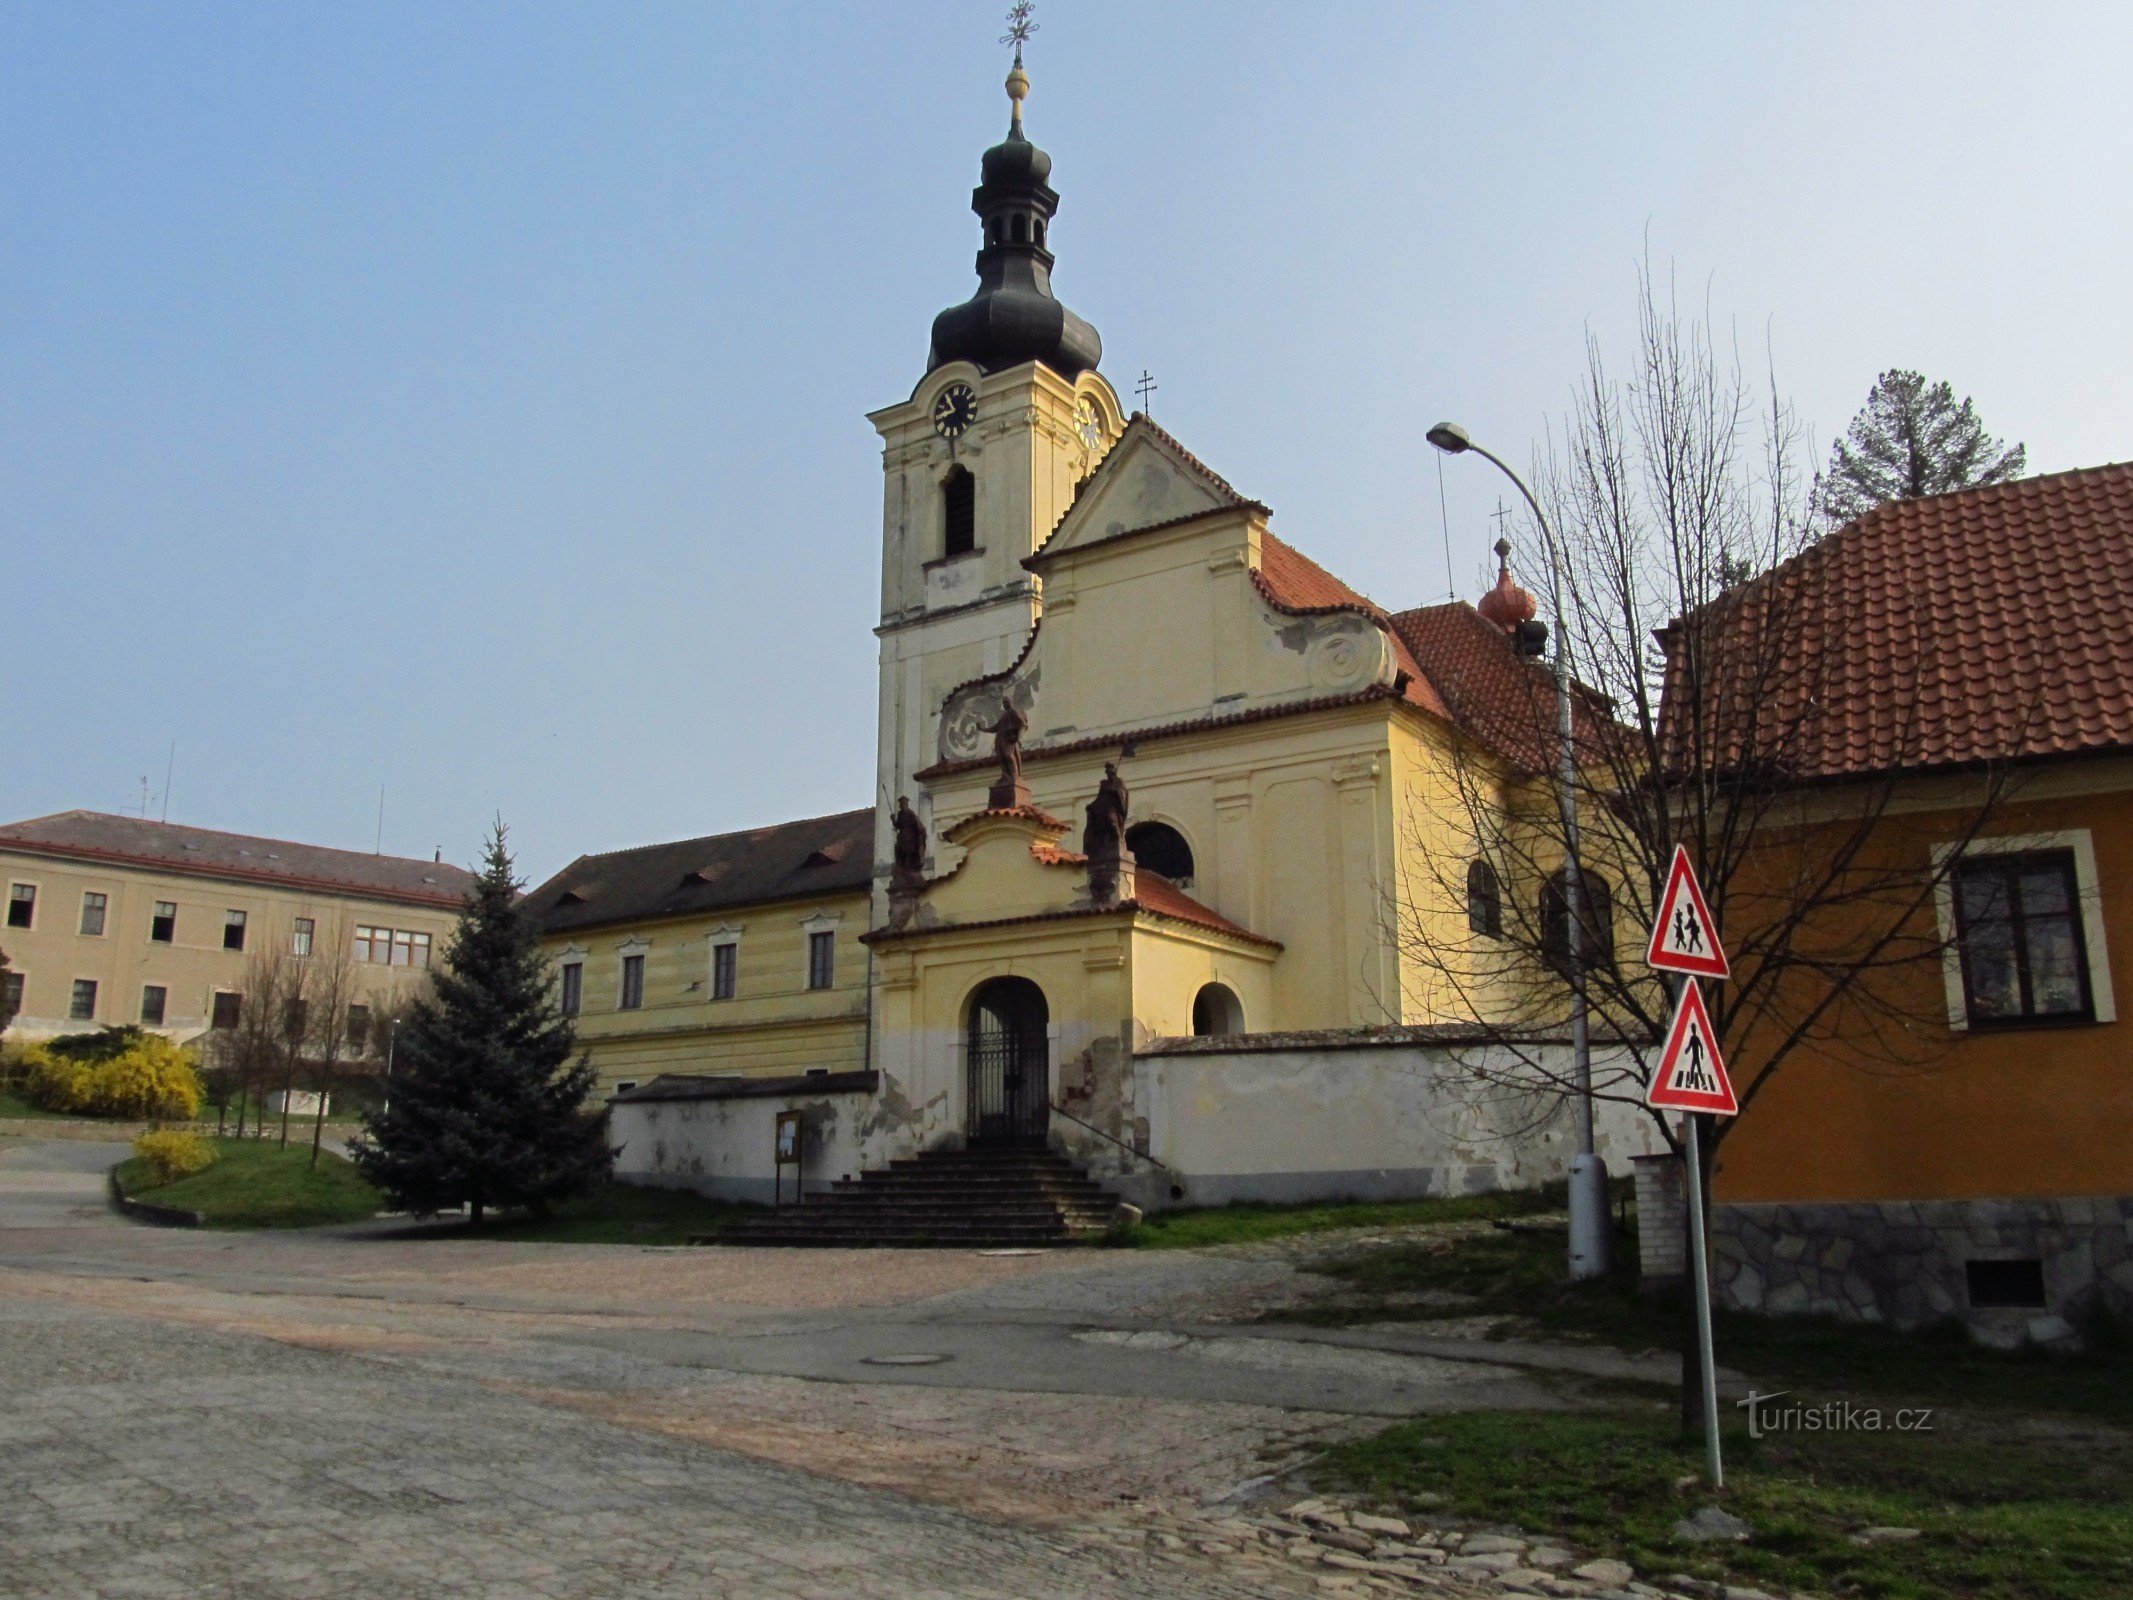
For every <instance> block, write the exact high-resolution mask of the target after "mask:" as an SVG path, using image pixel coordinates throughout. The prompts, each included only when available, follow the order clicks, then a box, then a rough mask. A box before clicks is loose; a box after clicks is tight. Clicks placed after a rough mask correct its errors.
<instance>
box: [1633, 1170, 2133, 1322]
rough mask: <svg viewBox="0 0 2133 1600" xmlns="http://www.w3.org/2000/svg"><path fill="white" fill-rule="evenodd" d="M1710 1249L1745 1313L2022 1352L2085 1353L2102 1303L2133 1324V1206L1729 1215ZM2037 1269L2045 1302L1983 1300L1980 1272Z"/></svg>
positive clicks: (2061, 1204) (2016, 1205)
mask: <svg viewBox="0 0 2133 1600" xmlns="http://www.w3.org/2000/svg"><path fill="white" fill-rule="evenodd" d="M1641 1198H1642V1197H1641V1193H1640V1200H1641ZM1639 1212H1640V1217H1641V1216H1642V1207H1641V1205H1640V1207H1639ZM1676 1214H1677V1215H1678V1211H1677V1213H1676ZM1711 1251H1712V1272H1713V1280H1712V1281H1713V1285H1714V1288H1715V1292H1716V1294H1717V1296H1718V1298H1719V1300H1720V1301H1721V1302H1722V1303H1724V1304H1726V1305H1730V1306H1734V1307H1736V1308H1738V1309H1740V1310H1743V1311H1764V1312H1769V1313H1771V1314H1773V1315H1780V1316H1783V1315H1826V1316H1836V1317H1842V1318H1844V1319H1846V1320H1850V1321H1860V1322H1885V1323H1889V1324H1891V1325H1893V1326H1895V1327H1899V1328H1915V1327H1921V1326H1924V1325H1926V1324H1928V1323H1932V1322H1938V1321H1942V1320H1944V1319H1946V1318H1950V1317H1953V1318H1958V1319H1960V1320H1961V1321H1963V1322H1965V1323H1967V1324H1968V1325H1969V1326H1970V1328H1971V1329H1972V1331H1973V1332H1974V1333H1975V1334H1976V1335H1977V1337H1978V1338H1979V1339H1980V1340H1982V1341H1984V1342H1985V1343H1988V1344H1992V1345H1997V1346H2002V1347H2010V1348H2011V1347H2013V1346H2016V1345H2022V1344H2040V1345H2071V1344H2075V1343H2078V1342H2079V1340H2080V1336H2081V1335H2080V1330H2081V1329H2082V1328H2083V1326H2084V1325H2085V1324H2086V1323H2087V1321H2088V1319H2089V1317H2090V1316H2091V1315H2092V1313H2093V1312H2094V1311H2095V1310H2096V1309H2098V1308H2099V1307H2101V1308H2102V1309H2104V1310H2105V1311H2107V1312H2108V1313H2109V1314H2111V1315H2112V1316H2114V1317H2118V1318H2121V1319H2128V1320H2133V1196H2119V1197H2109V1196H2106V1197H2102V1198H2094V1199H2091V1198H2076V1199H2058V1200H1944V1201H1917V1202H1879V1203H1870V1202H1867V1203H1855V1204H1848V1205H1831V1204H1823V1205H1722V1206H1719V1207H1717V1208H1716V1210H1715V1212H1714V1214H1713V1217H1712V1228H1711ZM2031 1261H2033V1262H2037V1263H2039V1265H2040V1266H2041V1269H2042V1279H2043V1291H2044V1292H2043V1300H2044V1304H2043V1305H2042V1306H2037V1307H2022V1306H1995V1305H1973V1304H1972V1303H1971V1295H1970V1274H1969V1263H1972V1262H1984V1263H1995V1262H2031Z"/></svg>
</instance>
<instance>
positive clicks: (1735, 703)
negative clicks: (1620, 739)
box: [1665, 463, 2133, 780]
mask: <svg viewBox="0 0 2133 1600" xmlns="http://www.w3.org/2000/svg"><path fill="white" fill-rule="evenodd" d="M2129 616H2133V463H2117V464H2113V465H2109V466H2102V467H2091V468H2087V469H2084V470H2081V471H2076V472H2060V473H2052V474H2049V475H2047V476H2044V477H2037V478H2024V479H2021V480H2020V481H2018V482H2015V483H2008V484H2000V485H1997V486H1995V487H1992V488H1987V489H1966V490H1962V491H1959V492H1957V493H1954V494H1944V495H1933V496H1929V497H1927V498H1925V499H1919V500H1902V501H1896V502H1894V503H1892V504H1889V505H1885V506H1882V507H1881V508H1879V509H1878V510H1875V511H1871V512H1869V513H1868V514H1867V515H1865V516H1864V517H1861V518H1860V519H1859V520H1858V521H1857V522H1854V523H1851V524H1848V525H1847V526H1845V527H1844V528H1841V529H1839V530H1838V531H1837V532H1835V533H1833V534H1830V535H1829V536H1828V537H1827V538H1825V539H1823V540H1822V541H1820V542H1819V543H1818V544H1816V545H1815V546H1813V547H1812V548H1811V549H1809V550H1806V551H1804V552H1802V553H1801V554H1800V555H1798V556H1796V557H1794V558H1793V559H1792V560H1790V561H1788V562H1786V563H1784V564H1783V565H1782V566H1780V567H1778V568H1776V569H1775V570H1774V571H1772V572H1770V573H1768V574H1766V575H1765V576H1764V577H1762V578H1760V579H1757V580H1756V581H1754V582H1753V583H1750V584H1747V585H1745V586H1743V587H1742V588H1741V589H1740V590H1738V591H1736V592H1734V593H1732V594H1729V595H1726V596H1724V597H1723V598H1721V599H1720V600H1718V601H1717V602H1715V603H1714V604H1713V605H1712V606H1710V607H1708V608H1706V610H1705V612H1704V613H1703V614H1702V617H1703V620H1704V621H1705V622H1706V623H1707V624H1715V625H1716V626H1718V627H1719V628H1721V629H1722V630H1723V632H1722V633H1721V634H1719V635H1718V636H1717V637H1718V638H1719V639H1720V640H1721V641H1722V643H1721V645H1720V646H1719V648H1718V649H1717V650H1716V651H1714V652H1708V654H1711V655H1712V656H1714V658H1716V659H1717V663H1718V664H1717V668H1716V670H1714V671H1711V672H1710V676H1711V677H1712V678H1713V679H1715V680H1716V681H1715V682H1711V683H1707V684H1706V685H1705V687H1704V690H1703V694H1704V698H1705V704H1706V723H1707V725H1710V724H1711V723H1712V722H1713V721H1723V718H1722V717H1721V716H1720V713H1721V712H1728V711H1730V713H1731V714H1732V715H1733V716H1734V717H1735V718H1736V722H1737V725H1738V726H1741V727H1743V728H1744V729H1745V730H1746V731H1744V732H1743V733H1741V734H1740V735H1738V736H1737V737H1736V739H1735V741H1734V742H1735V743H1736V744H1739V743H1743V742H1745V743H1750V744H1756V745H1760V746H1761V748H1760V749H1759V750H1756V751H1753V752H1752V753H1753V754H1754V755H1757V756H1759V757H1760V758H1762V759H1763V760H1766V761H1770V762H1772V763H1773V764H1774V765H1776V766H1778V767H1779V768H1780V769H1781V770H1783V771H1784V772H1785V773H1786V774H1787V775H1788V776H1790V777H1793V778H1796V779H1801V780H1812V779H1827V778H1843V777H1857V776H1864V775H1868V774H1881V773H1888V772H1893V771H1905V770H1923V769H1931V768H1941V767H1955V766H1964V765H1970V764H1975V763H1978V762H1984V761H2007V760H2020V759H2036V758H2042V757H2052V756H2071V755H2081V754H2090V753H2101V752H2105V751H2115V750H2124V749H2127V748H2133V628H2129V624H2128V621H2127V619H2128V617H2129ZM1772 630H1782V641H1781V643H1780V644H1779V646H1778V647H1777V648H1776V649H1775V650H1774V651H1765V650H1761V649H1759V648H1757V647H1756V646H1755V645H1754V644H1753V640H1754V639H1755V638H1756V637H1758V636H1763V637H1768V636H1769V635H1770V633H1771V631H1772ZM1686 655H1687V652H1686V651H1685V650H1682V649H1680V648H1678V647H1677V648H1676V650H1675V652H1674V656H1673V658H1672V660H1671V661H1670V663H1669V681H1668V686H1667V698H1666V710H1665V731H1666V733H1667V735H1668V737H1669V739H1670V740H1671V741H1673V743H1674V744H1675V746H1676V747H1678V746H1679V745H1680V743H1681V742H1682V741H1683V740H1684V739H1685V738H1686V733H1685V730H1686V729H1687V728H1688V727H1689V726H1690V724H1689V720H1688V717H1687V712H1688V710H1689V709H1690V702H1689V700H1688V690H1687V688H1686V687H1685V685H1684V683H1683V682H1682V679H1683V677H1684V675H1685V672H1684V666H1683V659H1684V657H1685V656H1686ZM1766 657H1770V658H1774V667H1775V670H1770V668H1771V664H1772V663H1771V662H1770V661H1766V660H1765V659H1763V658H1766ZM1751 677H1752V678H1753V679H1754V681H1749V680H1750V678H1751ZM1773 738H1781V739H1782V748H1773V747H1772V740H1773Z"/></svg>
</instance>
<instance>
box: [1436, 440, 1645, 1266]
mask: <svg viewBox="0 0 2133 1600" xmlns="http://www.w3.org/2000/svg"><path fill="white" fill-rule="evenodd" d="M1428 438H1429V442H1430V443H1431V444H1433V445H1435V446H1436V447H1437V448H1438V449H1439V450H1442V451H1443V452H1444V453H1445V454H1446V455H1448V456H1457V455H1464V454H1466V453H1467V452H1469V451H1472V452H1473V453H1474V454H1475V455H1477V456H1479V457H1481V459H1482V460H1484V461H1487V462H1489V463H1490V464H1492V465H1493V466H1494V467H1495V468H1496V470H1497V471H1498V472H1501V473H1502V474H1503V475H1504V476H1505V477H1507V478H1509V479H1510V480H1511V482H1512V484H1513V486H1514V487H1516V488H1517V490H1518V492H1519V493H1520V494H1521V495H1523V496H1524V497H1525V501H1526V504H1527V506H1529V507H1530V508H1531V509H1532V512H1533V520H1534V521H1536V522H1538V523H1539V524H1540V530H1541V538H1542V540H1543V542H1544V543H1545V544H1546V545H1547V547H1548V590H1549V601H1550V603H1551V605H1552V606H1553V608H1554V610H1555V724H1556V735H1557V741H1558V743H1559V745H1560V750H1559V752H1558V762H1559V766H1558V770H1557V777H1558V780H1559V785H1560V789H1561V795H1560V799H1561V804H1562V813H1563V956H1564V964H1565V965H1566V966H1567V967H1568V969H1569V973H1570V994H1571V1001H1570V1049H1571V1060H1572V1070H1573V1073H1574V1075H1575V1081H1576V1083H1577V1127H1578V1153H1577V1155H1576V1156H1575V1157H1574V1158H1573V1159H1572V1160H1571V1163H1570V1276H1571V1277H1572V1278H1573V1279H1582V1278H1599V1277H1604V1276H1606V1273H1607V1266H1608V1256H1609V1254H1610V1251H1609V1245H1610V1244H1611V1242H1612V1241H1611V1239H1610V1237H1609V1233H1608V1220H1607V1164H1606V1163H1605V1162H1603V1161H1602V1160H1601V1159H1600V1157H1599V1155H1598V1154H1597V1153H1596V1152H1595V1151H1594V1149H1593V1140H1592V1030H1591V1028H1590V1026H1589V1023H1588V1020H1587V1017H1586V1004H1585V960H1584V916H1583V901H1584V892H1583V887H1584V886H1583V883H1582V881H1581V880H1582V873H1581V870H1580V866H1579V861H1578V800H1577V745H1576V738H1575V734H1574V731H1573V729H1574V722H1573V719H1572V717H1571V712H1570V630H1569V628H1568V627H1566V626H1565V625H1564V617H1563V570H1562V561H1561V552H1560V551H1559V550H1558V549H1557V548H1556V539H1555V529H1554V528H1552V527H1551V526H1549V523H1548V517H1547V514H1546V513H1545V512H1543V511H1542V510H1541V508H1540V502H1539V501H1538V500H1536V499H1534V498H1533V491H1532V490H1531V489H1528V488H1527V487H1526V484H1525V480H1524V479H1523V478H1521V477H1519V475H1518V474H1517V473H1515V472H1513V471H1512V470H1511V468H1510V466H1509V465H1508V464H1507V463H1506V462H1505V461H1504V460H1503V458H1502V457H1500V456H1498V455H1495V454H1494V453H1492V452H1491V451H1488V450H1485V449H1483V448H1482V447H1481V446H1480V445H1478V444H1476V443H1474V441H1473V439H1472V438H1470V437H1469V436H1468V434H1467V431H1466V429H1464V428H1462V427H1460V426H1459V425H1458V424H1457V423H1453V422H1440V423H1438V424H1437V425H1436V426H1435V427H1434V428H1432V429H1430V430H1429V434H1428Z"/></svg>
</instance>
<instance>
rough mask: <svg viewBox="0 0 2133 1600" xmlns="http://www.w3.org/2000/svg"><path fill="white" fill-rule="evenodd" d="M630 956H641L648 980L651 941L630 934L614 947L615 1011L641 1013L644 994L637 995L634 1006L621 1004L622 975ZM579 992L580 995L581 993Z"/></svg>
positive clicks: (650, 967)
mask: <svg viewBox="0 0 2133 1600" xmlns="http://www.w3.org/2000/svg"><path fill="white" fill-rule="evenodd" d="M631 956H643V957H644V958H645V961H644V972H645V976H646V978H647V979H649V978H650V976H651V973H652V959H651V957H652V941H651V940H649V939H646V938H644V937H642V936H640V935H638V934H631V935H630V936H629V937H628V938H627V939H625V940H623V941H622V942H621V943H620V944H618V945H616V946H615V1009H616V1010H617V1011H642V1010H643V1009H644V994H643V992H642V991H640V992H639V993H638V995H637V1003H636V1004H635V1005H633V1006H625V1005H623V1003H622V992H623V975H624V973H626V972H627V971H628V969H629V959H630V957H631ZM580 992H581V993H582V991H580Z"/></svg>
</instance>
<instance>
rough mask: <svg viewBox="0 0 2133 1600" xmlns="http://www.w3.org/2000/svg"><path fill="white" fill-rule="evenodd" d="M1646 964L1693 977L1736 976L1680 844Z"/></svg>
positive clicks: (1654, 920) (1676, 846)
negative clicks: (1719, 940)
mask: <svg viewBox="0 0 2133 1600" xmlns="http://www.w3.org/2000/svg"><path fill="white" fill-rule="evenodd" d="M1644 963H1645V965H1646V966H1650V967H1657V968H1658V969H1659V970H1660V971H1661V972H1679V973H1681V974H1682V975H1684V976H1685V977H1690V978H1730V977H1732V976H1733V964H1732V963H1731V962H1729V961H1728V960H1726V951H1725V947H1724V946H1723V945H1721V944H1720V943H1719V942H1718V919H1717V918H1716V917H1714V916H1712V915H1711V907H1710V903H1709V902H1708V901H1706V900H1705V899H1704V897H1703V885H1702V884H1700V883H1698V882H1697V881H1696V869H1695V868H1694V867H1692V866H1690V865H1689V853H1688V851H1687V850H1686V849H1684V848H1683V847H1682V846H1680V845H1678V844H1677V845H1675V846H1674V864H1673V865H1672V866H1671V867H1669V868H1668V869H1667V874H1666V890H1665V892H1664V893H1663V894H1661V895H1660V896H1659V914H1658V915H1657V916H1655V917H1654V918H1652V942H1651V944H1650V946H1649V947H1648V948H1647V949H1646V950H1645V952H1644Z"/></svg>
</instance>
